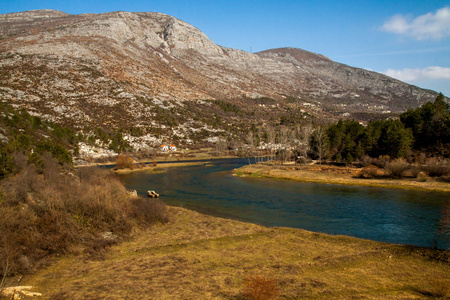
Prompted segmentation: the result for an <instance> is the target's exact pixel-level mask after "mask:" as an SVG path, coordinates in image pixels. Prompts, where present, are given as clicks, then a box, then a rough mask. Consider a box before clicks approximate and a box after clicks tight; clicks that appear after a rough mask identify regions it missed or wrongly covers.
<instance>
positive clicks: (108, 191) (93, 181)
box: [0, 160, 168, 281]
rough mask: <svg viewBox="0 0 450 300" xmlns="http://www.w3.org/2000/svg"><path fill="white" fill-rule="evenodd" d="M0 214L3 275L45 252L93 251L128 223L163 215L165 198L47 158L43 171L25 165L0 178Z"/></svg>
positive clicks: (24, 268)
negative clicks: (142, 194) (135, 192)
mask: <svg viewBox="0 0 450 300" xmlns="http://www.w3.org/2000/svg"><path fill="white" fill-rule="evenodd" d="M0 220H1V222H0V280H2V281H3V279H5V278H7V277H9V276H10V275H14V274H19V275H20V274H28V273H30V272H32V271H33V270H34V269H35V268H38V267H39V266H40V265H42V264H45V262H46V261H47V260H48V258H49V257H50V256H55V255H62V254H67V253H74V252H80V251H83V250H84V251H85V252H87V253H90V254H92V255H95V256H98V254H99V252H102V250H104V249H106V248H107V247H109V246H111V245H112V244H114V243H117V242H118V241H119V240H120V237H122V238H123V237H126V236H128V235H129V233H130V232H131V229H132V228H134V227H136V226H138V225H141V226H148V225H149V224H153V223H154V222H157V221H158V222H159V221H161V222H167V221H168V220H167V215H166V206H165V205H164V203H161V202H158V201H149V200H147V199H142V198H133V197H131V196H129V195H128V193H127V191H126V189H125V187H124V186H123V185H122V183H121V182H120V181H119V179H118V178H117V176H116V175H115V174H113V173H112V172H110V171H108V170H100V169H96V168H80V169H78V170H77V172H75V173H73V170H71V169H70V168H69V169H64V168H61V167H60V166H58V164H57V163H56V162H55V161H52V160H49V161H48V162H47V163H46V165H45V168H44V170H43V174H38V173H37V172H36V169H35V168H34V166H33V165H28V166H25V167H24V169H22V170H21V171H19V172H18V173H17V174H16V175H15V176H10V177H8V178H7V179H4V180H2V182H1V185H0ZM106 233H110V235H111V236H114V238H105V237H104V235H105V234H106ZM78 247H80V248H81V249H82V250H76V251H74V248H78ZM83 248H84V249H83ZM5 274H6V275H7V276H5Z"/></svg>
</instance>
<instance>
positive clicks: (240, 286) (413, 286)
mask: <svg viewBox="0 0 450 300" xmlns="http://www.w3.org/2000/svg"><path fill="white" fill-rule="evenodd" d="M168 209H169V219H170V221H169V223H167V224H157V225H155V226H153V227H151V228H147V229H136V230H135V231H134V233H133V236H132V237H131V238H130V239H129V240H128V241H126V242H123V243H121V244H118V245H116V246H113V247H111V248H110V249H109V251H108V252H106V253H105V252H101V253H99V254H98V255H97V258H92V257H89V256H86V255H85V254H83V253H80V254H78V255H73V256H65V257H61V258H59V259H57V260H56V261H55V262H54V263H53V264H51V265H50V266H49V267H47V268H45V269H42V270H40V271H38V272H36V273H35V274H34V275H31V276H25V277H24V278H23V279H22V281H21V284H22V285H26V286H32V287H33V288H32V291H34V292H40V293H42V294H43V296H42V298H44V299H104V298H115V299H127V298H131V299H246V298H245V297H244V296H245V295H244V294H243V292H244V287H245V286H246V282H252V280H253V281H254V282H259V283H260V285H261V284H262V285H263V286H264V284H265V285H268V284H272V285H275V286H276V287H277V289H278V293H279V296H280V297H279V298H281V299H349V298H364V299H387V298H389V299H398V298H402V299H421V298H424V297H446V296H450V289H449V287H450V277H449V275H448V274H450V266H449V253H448V251H438V250H432V249H426V248H417V247H411V246H400V245H392V244H386V243H380V242H374V241H367V240H361V239H357V238H352V237H346V236H331V235H326V234H320V233H313V232H308V231H305V230H301V229H289V228H267V227H263V226H259V225H255V224H250V223H242V222H238V221H233V220H227V219H222V218H217V217H211V216H208V215H203V214H200V213H197V212H193V211H190V210H186V209H183V208H176V207H169V208H168ZM257 276H259V277H257ZM261 279H262V280H261ZM258 280H259V281H258ZM261 282H262V283H261ZM255 284H256V283H255ZM256 286H258V285H257V284H256ZM8 299H9V298H8ZM22 299H26V298H22ZM33 299H39V298H33Z"/></svg>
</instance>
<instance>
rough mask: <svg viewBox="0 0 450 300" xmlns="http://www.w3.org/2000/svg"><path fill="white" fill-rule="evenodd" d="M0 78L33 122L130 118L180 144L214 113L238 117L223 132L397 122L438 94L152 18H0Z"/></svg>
mask: <svg viewBox="0 0 450 300" xmlns="http://www.w3.org/2000/svg"><path fill="white" fill-rule="evenodd" d="M36 19H39V21H37V22H36ZM0 68H1V70H2V73H1V74H0V75H1V76H0V99H4V101H6V102H9V103H11V104H13V105H15V106H16V107H26V108H27V110H29V111H30V112H31V113H33V114H34V115H39V116H46V118H50V119H51V120H53V121H58V122H61V123H69V124H72V125H73V126H75V127H78V128H83V127H84V126H87V127H89V126H97V127H104V128H124V127H126V126H130V120H133V125H132V126H133V127H136V128H138V127H139V128H140V127H142V128H147V129H146V130H149V131H151V130H153V131H155V132H156V133H155V132H153V134H160V132H159V131H158V130H160V129H161V128H165V129H166V130H167V131H169V130H173V132H175V131H176V132H177V134H176V135H177V136H178V137H189V136H194V135H197V136H199V135H203V133H204V132H205V131H208V130H210V131H211V132H214V128H213V126H218V125H217V124H215V123H214V124H213V123H212V121H211V116H212V115H214V114H215V113H217V112H218V111H217V109H223V110H224V111H229V110H231V111H237V112H239V114H240V115H239V116H233V117H232V118H229V119H227V120H225V119H223V120H224V121H223V122H224V124H225V123H226V124H228V125H226V126H232V124H233V122H237V121H236V120H238V119H241V118H244V117H246V116H253V115H252V114H251V113H252V112H255V111H256V112H257V113H256V115H258V113H259V114H260V115H261V116H267V115H268V114H272V117H273V118H272V120H277V119H278V118H280V115H283V114H284V115H286V118H294V117H292V116H291V114H292V112H293V111H295V112H298V113H299V115H295V118H300V117H301V116H300V115H301V114H303V113H308V114H312V115H317V116H321V117H323V116H324V115H325V116H331V115H334V116H342V114H343V113H346V114H347V113H355V114H356V113H369V114H374V113H387V112H401V111H404V110H406V109H407V108H413V107H417V106H419V105H421V104H423V103H424V102H427V101H432V100H434V99H435V98H436V96H437V93H435V92H433V91H428V90H423V89H420V88H418V87H415V86H411V85H408V84H406V83H403V82H400V81H398V80H394V79H392V78H390V77H387V76H385V75H383V74H378V73H375V72H370V71H367V70H362V69H357V68H352V67H350V66H346V65H343V64H339V63H336V62H333V61H332V60H330V59H329V58H327V57H325V56H323V55H320V54H316V53H312V52H308V51H305V50H302V49H296V48H278V49H270V50H266V51H262V52H258V53H255V54H252V53H248V52H245V51H242V50H236V49H231V48H226V47H222V46H218V45H216V44H215V43H213V42H212V41H211V40H210V39H209V38H208V37H207V36H206V35H205V34H204V33H203V32H202V31H200V30H199V29H198V28H195V27H194V26H192V25H190V24H188V23H186V22H183V21H181V20H179V19H177V18H175V17H172V16H169V15H165V14H160V13H152V12H148V13H146V12H139V13H131V12H109V13H103V14H82V15H69V14H66V13H64V12H60V11H54V10H39V11H29V12H22V13H13V14H7V15H0ZM224 99H225V100H226V101H229V102H227V103H222V102H223V101H225V100H224ZM210 100H215V101H210ZM220 101H222V102H220ZM217 103H221V104H220V105H222V106H220V105H219V104H217ZM279 103H281V104H283V105H284V107H283V108H282V109H281V108H280V106H277V105H276V104H279ZM305 103H306V104H305ZM216 104H217V105H216ZM269 104H270V106H269ZM215 105H216V106H215ZM229 105H230V106H229ZM233 105H235V106H233ZM259 105H261V106H259ZM258 111H259V112H258ZM219 112H220V111H219ZM249 118H250V119H245V120H244V121H245V122H247V123H248V122H253V121H255V120H256V119H255V118H254V119H251V118H253V117H249ZM257 121H258V122H261V123H264V122H265V120H263V119H262V118H261V119H258V120H257ZM208 122H209V123H208ZM217 122H219V121H217ZM174 124H175V125H174ZM230 124H231V125H230ZM248 124H250V123H248ZM248 124H246V125H248ZM177 125H178V127H174V126H177ZM163 126H164V127H163ZM233 126H234V125H233ZM158 128H160V129H158ZM230 128H231V127H230ZM230 128H228V129H230ZM233 128H234V129H235V130H236V132H242V130H241V129H242V127H240V128H238V127H236V126H235V127H233ZM149 134H150V133H149ZM173 134H175V133H173ZM224 134H225V133H224Z"/></svg>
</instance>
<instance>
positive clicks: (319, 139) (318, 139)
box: [311, 126, 329, 164]
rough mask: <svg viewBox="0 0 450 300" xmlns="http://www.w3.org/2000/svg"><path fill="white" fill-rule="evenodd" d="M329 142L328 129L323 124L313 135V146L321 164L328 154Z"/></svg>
mask: <svg viewBox="0 0 450 300" xmlns="http://www.w3.org/2000/svg"><path fill="white" fill-rule="evenodd" d="M328 144H329V141H328V136H327V133H326V129H325V127H323V126H319V127H318V128H317V129H316V130H315V131H314V133H313V135H312V138H311V148H312V149H313V151H314V153H315V154H316V155H317V157H318V159H319V163H320V164H322V160H323V159H324V158H325V157H326V156H327V155H328V150H329V147H328Z"/></svg>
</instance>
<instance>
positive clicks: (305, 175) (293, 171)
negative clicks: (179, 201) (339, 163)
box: [235, 164, 450, 192]
mask: <svg viewBox="0 0 450 300" xmlns="http://www.w3.org/2000/svg"><path fill="white" fill-rule="evenodd" d="M235 174H236V175H237V176H256V177H270V178H280V179H291V180H297V181H303V182H317V183H331V184H345V185H362V186H376V187H387V188H401V189H420V190H434V191H443V192H450V184H449V183H448V182H446V181H445V180H438V179H439V178H438V179H434V178H430V177H426V178H425V179H424V178H423V176H426V175H424V173H422V172H421V173H419V174H418V175H417V178H404V179H392V178H390V176H389V174H388V173H387V171H386V170H385V169H380V168H378V167H376V166H373V165H372V166H367V167H364V168H350V167H336V166H329V165H321V166H319V165H309V166H295V167H294V166H277V165H275V166H270V165H267V164H257V165H250V166H244V167H242V168H239V169H237V170H235ZM402 174H404V173H402Z"/></svg>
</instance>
